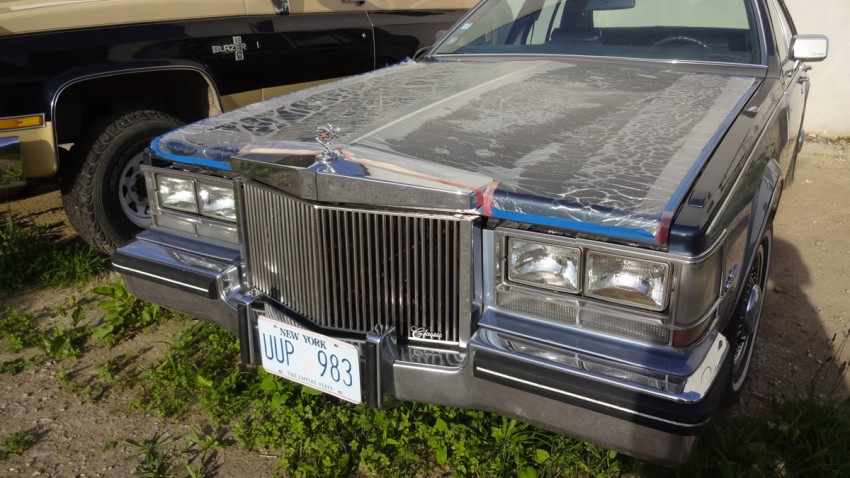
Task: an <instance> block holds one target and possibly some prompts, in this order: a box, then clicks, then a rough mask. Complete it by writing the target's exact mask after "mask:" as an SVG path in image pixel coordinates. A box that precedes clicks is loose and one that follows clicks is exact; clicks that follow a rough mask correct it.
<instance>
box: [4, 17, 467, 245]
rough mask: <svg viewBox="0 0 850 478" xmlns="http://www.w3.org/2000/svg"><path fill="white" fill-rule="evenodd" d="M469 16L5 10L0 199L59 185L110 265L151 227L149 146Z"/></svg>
mask: <svg viewBox="0 0 850 478" xmlns="http://www.w3.org/2000/svg"><path fill="white" fill-rule="evenodd" d="M474 4H475V3H474V0H423V1H418V2H410V1H408V0H401V1H400V0H368V1H366V0H364V1H354V2H352V1H347V0H331V1H327V2H316V1H304V0H292V1H288V0H206V1H185V0H184V1H179V2H174V1H170V0H110V1H103V0H75V1H52V0H4V1H3V2H0V193H4V192H6V193H8V192H9V191H11V190H17V191H18V192H20V191H21V190H22V189H23V190H26V187H27V185H33V184H35V183H37V182H38V181H56V180H58V182H60V183H61V187H62V200H63V205H64V209H65V212H66V213H67V215H68V219H69V221H70V222H71V224H72V225H73V226H74V228H75V229H76V231H77V233H78V234H79V235H80V237H81V238H83V239H84V240H85V241H87V242H88V243H89V244H91V245H92V246H94V247H96V248H98V249H100V250H102V251H103V252H107V253H111V252H113V251H114V250H115V248H116V247H117V246H119V245H121V244H124V243H125V242H127V241H129V240H130V239H132V238H133V236H134V235H135V233H136V232H137V231H138V230H139V229H140V228H143V227H147V226H148V225H149V224H150V213H149V210H148V200H147V196H146V192H147V189H146V188H145V185H144V175H143V174H141V171H140V169H139V166H140V165H141V160H142V157H143V156H142V153H143V151H144V149H145V147H146V146H147V145H148V144H150V141H151V139H153V138H154V137H156V136H158V135H160V134H163V133H165V132H168V131H169V130H172V129H174V128H176V127H178V126H180V125H181V124H183V123H186V122H193V121H197V120H200V119H203V118H206V117H208V116H211V115H214V114H218V113H221V112H222V111H229V110H231V109H234V108H236V107H238V106H244V105H246V104H249V103H252V102H255V101H259V100H261V99H265V98H270V97H272V96H276V95H280V94H282V93H284V92H287V91H293V90H295V89H298V88H303V87H304V86H309V85H313V84H317V83H318V82H321V81H327V80H329V79H333V78H339V77H343V76H347V75H353V74H357V73H363V72H366V71H370V70H373V69H375V68H376V67H382V66H385V65H387V64H392V63H397V62H399V61H402V60H404V59H405V58H407V57H411V56H413V55H414V54H415V53H416V52H417V50H418V49H419V48H421V47H422V46H425V45H428V46H430V45H433V44H434V41H435V39H436V36H437V32H439V31H441V30H445V29H447V28H449V27H450V26H451V25H452V24H453V23H454V22H455V21H457V19H458V18H460V17H461V16H462V15H463V14H464V13H466V11H467V10H468V9H469V8H470V7H472V6H473V5H474ZM72 145H73V146H72Z"/></svg>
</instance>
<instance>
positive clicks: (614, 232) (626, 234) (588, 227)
mask: <svg viewBox="0 0 850 478" xmlns="http://www.w3.org/2000/svg"><path fill="white" fill-rule="evenodd" d="M491 215H492V217H495V218H496V219H505V220H508V221H516V222H524V223H526V224H537V225H540V226H550V227H557V228H561V229H571V230H573V231H578V232H585V233H588V234H595V235H599V236H610V237H619V238H621V239H630V240H633V241H639V242H651V243H653V244H654V243H655V236H653V235H652V234H650V233H648V232H646V231H644V230H643V229H635V228H627V227H614V226H600V225H598V224H588V223H586V222H580V221H573V220H571V219H561V218H557V217H551V216H535V215H531V214H522V213H518V212H508V211H502V210H499V209H493V211H492V213H491Z"/></svg>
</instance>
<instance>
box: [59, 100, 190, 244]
mask: <svg viewBox="0 0 850 478" xmlns="http://www.w3.org/2000/svg"><path fill="white" fill-rule="evenodd" d="M181 124H182V122H181V121H180V120H178V119H177V118H175V117H173V116H171V115H169V114H167V113H164V112H161V111H155V110H137V111H132V112H129V113H122V114H118V115H114V116H111V117H108V118H106V119H104V120H103V121H101V122H99V123H97V124H95V125H94V126H92V127H91V128H89V129H88V130H87V131H86V132H85V133H83V135H81V137H80V139H79V140H78V141H77V142H76V143H75V144H74V147H73V149H72V150H71V156H72V157H71V160H72V163H71V164H70V165H69V167H68V168H67V169H66V170H65V171H63V174H62V204H63V207H64V209H65V213H66V214H67V216H68V220H69V222H70V223H71V225H72V226H74V229H75V230H76V231H77V233H78V234H79V235H80V237H81V238H82V239H83V240H85V241H86V242H87V243H89V244H91V245H92V246H93V247H95V248H97V249H99V250H101V251H102V252H104V253H106V254H111V253H112V252H114V251H115V249H116V248H117V247H118V246H120V245H122V244H124V243H125V242H127V241H129V240H130V239H132V238H133V236H134V235H135V234H136V232H138V231H139V230H140V229H141V228H143V227H146V226H148V225H149V224H150V220H151V219H150V213H149V211H148V201H147V190H146V188H145V181H144V176H143V175H142V172H141V169H140V168H141V164H142V157H143V153H144V150H145V147H147V146H148V145H149V144H150V142H151V140H152V139H153V138H155V137H156V136H159V135H161V134H163V133H166V132H168V131H170V130H172V129H175V128H177V127H179V126H180V125H181Z"/></svg>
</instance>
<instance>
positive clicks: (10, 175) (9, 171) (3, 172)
mask: <svg viewBox="0 0 850 478" xmlns="http://www.w3.org/2000/svg"><path fill="white" fill-rule="evenodd" d="M23 179H24V168H23V167H21V166H15V167H11V168H9V167H6V166H0V183H3V182H6V181H23Z"/></svg>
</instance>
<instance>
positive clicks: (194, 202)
mask: <svg viewBox="0 0 850 478" xmlns="http://www.w3.org/2000/svg"><path fill="white" fill-rule="evenodd" d="M156 185H157V188H156V194H157V199H158V201H159V205H160V207H164V208H168V209H175V210H178V211H184V212H192V213H197V214H202V215H204V216H208V217H212V218H215V219H222V220H225V221H229V222H236V200H235V199H234V196H233V187H232V186H231V184H230V183H229V182H215V181H210V180H208V179H193V178H188V177H182V176H166V175H164V174H157V175H156Z"/></svg>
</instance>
